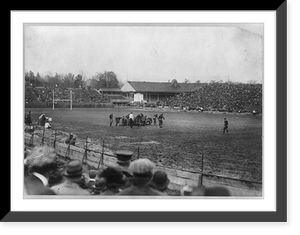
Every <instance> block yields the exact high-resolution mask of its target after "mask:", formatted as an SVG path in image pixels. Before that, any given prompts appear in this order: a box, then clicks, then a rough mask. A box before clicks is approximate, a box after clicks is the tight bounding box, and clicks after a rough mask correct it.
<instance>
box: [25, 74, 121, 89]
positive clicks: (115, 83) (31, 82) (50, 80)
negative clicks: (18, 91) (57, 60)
mask: <svg viewBox="0 0 300 235" xmlns="http://www.w3.org/2000/svg"><path fill="white" fill-rule="evenodd" d="M25 86H32V87H55V86H58V87H68V88H80V87H87V86H88V87H93V88H95V89H97V90H98V89H100V88H120V87H121V86H122V82H121V81H119V80H118V78H117V75H116V74H115V73H114V72H112V71H104V72H102V73H100V72H99V73H96V75H94V76H93V77H91V78H89V79H85V78H84V75H83V73H80V74H77V75H75V74H73V73H67V74H58V73H55V75H52V74H47V75H45V76H41V75H40V74H39V72H37V73H36V74H34V72H32V71H29V72H25Z"/></svg>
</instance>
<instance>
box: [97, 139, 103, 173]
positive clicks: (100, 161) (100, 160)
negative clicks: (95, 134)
mask: <svg viewBox="0 0 300 235" xmlns="http://www.w3.org/2000/svg"><path fill="white" fill-rule="evenodd" d="M103 163H104V139H103V142H102V153H101V157H100V159H99V162H98V168H97V169H99V167H100V164H101V166H103Z"/></svg>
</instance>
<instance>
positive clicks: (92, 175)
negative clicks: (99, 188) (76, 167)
mask: <svg viewBox="0 0 300 235" xmlns="http://www.w3.org/2000/svg"><path fill="white" fill-rule="evenodd" d="M97 173H98V172H97V171H96V170H90V171H89V178H88V182H87V183H86V186H87V188H88V189H90V190H91V189H92V188H93V187H94V185H95V183H96V176H97Z"/></svg>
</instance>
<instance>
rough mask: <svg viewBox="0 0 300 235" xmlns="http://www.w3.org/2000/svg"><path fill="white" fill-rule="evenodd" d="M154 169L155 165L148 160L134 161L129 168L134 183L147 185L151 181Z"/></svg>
mask: <svg viewBox="0 0 300 235" xmlns="http://www.w3.org/2000/svg"><path fill="white" fill-rule="evenodd" d="M154 167H155V164H154V163H153V162H151V161H150V160H149V159H147V158H141V159H137V160H135V161H133V162H132V163H131V164H130V166H129V168H128V169H129V171H131V172H132V173H133V178H132V179H131V180H132V183H134V184H135V183H145V182H148V181H149V180H151V178H152V170H153V169H154Z"/></svg>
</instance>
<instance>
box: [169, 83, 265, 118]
mask: <svg viewBox="0 0 300 235" xmlns="http://www.w3.org/2000/svg"><path fill="white" fill-rule="evenodd" d="M167 105H168V106H171V107H174V106H178V107H185V108H187V109H200V108H203V110H204V111H219V112H241V113H244V112H250V113H252V112H253V110H255V111H256V113H261V112H262V85H261V84H242V83H239V84H236V83H208V84H205V85H203V86H201V87H199V88H197V89H195V90H194V91H192V92H187V93H181V94H179V95H177V96H175V97H173V98H170V99H168V100H167Z"/></svg>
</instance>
